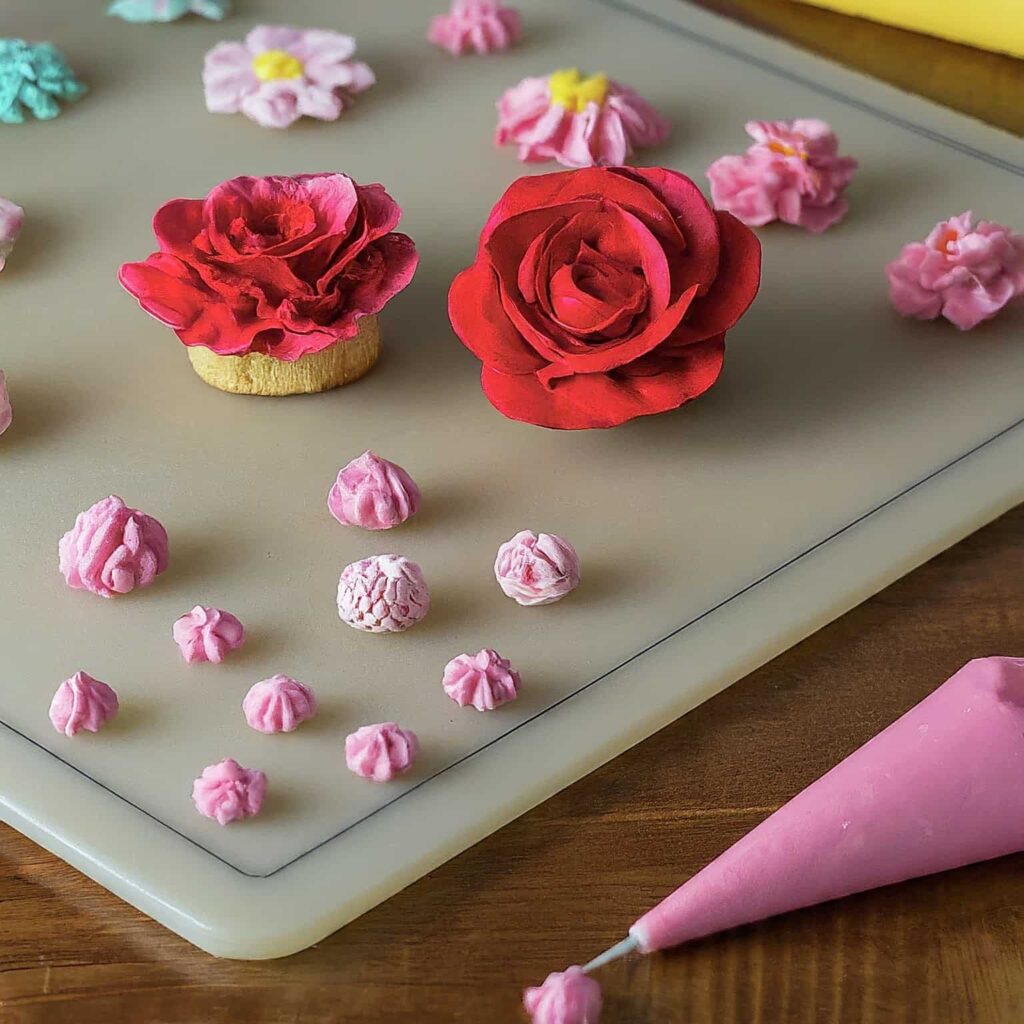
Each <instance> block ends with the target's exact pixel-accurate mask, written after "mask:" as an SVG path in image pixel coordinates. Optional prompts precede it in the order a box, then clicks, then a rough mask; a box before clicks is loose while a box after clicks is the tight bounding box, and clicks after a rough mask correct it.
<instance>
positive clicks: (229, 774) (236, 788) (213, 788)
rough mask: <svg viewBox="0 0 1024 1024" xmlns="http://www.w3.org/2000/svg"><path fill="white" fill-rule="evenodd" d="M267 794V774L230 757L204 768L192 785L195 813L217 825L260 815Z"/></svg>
mask: <svg viewBox="0 0 1024 1024" xmlns="http://www.w3.org/2000/svg"><path fill="white" fill-rule="evenodd" d="M266 794H267V777H266V775H264V774H263V772H261V771H257V770H256V769H255V768H243V767H242V766H241V765H240V764H239V763H238V762H237V761H235V760H233V759H232V758H230V757H229V758H227V759H225V760H223V761H218V762H217V763H216V764H211V765H210V766H209V767H207V768H204V769H203V774H202V775H200V776H199V778H198V779H196V781H195V782H194V783H193V785H192V800H193V802H194V803H195V805H196V810H197V811H198V812H199V813H200V814H201V815H203V817H204V818H213V820H214V821H216V822H217V824H218V825H228V824H230V823H231V822H232V821H239V820H241V819H242V818H251V817H252V816H253V815H256V814H259V813H260V808H262V806H263V798H264V797H265V796H266Z"/></svg>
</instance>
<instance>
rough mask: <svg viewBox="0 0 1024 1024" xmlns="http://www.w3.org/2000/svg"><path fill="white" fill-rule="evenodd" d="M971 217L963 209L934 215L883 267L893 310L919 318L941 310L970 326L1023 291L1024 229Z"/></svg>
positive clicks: (952, 320) (958, 323)
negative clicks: (918, 237) (923, 234)
mask: <svg viewBox="0 0 1024 1024" xmlns="http://www.w3.org/2000/svg"><path fill="white" fill-rule="evenodd" d="M972 220H973V218H972V215H971V211H970V210H968V211H967V212H966V213H962V214H960V216H959V217H951V218H950V219H949V220H943V221H939V223H938V224H936V225H935V227H934V228H932V230H931V233H930V234H929V235H928V237H927V238H926V239H925V240H924V241H923V242H911V243H910V245H905V246H904V247H903V251H902V252H901V253H900V255H899V258H898V259H895V260H893V261H892V263H890V264H889V265H888V266H887V267H886V268H885V272H886V274H887V276H888V278H889V297H890V298H891V300H892V304H893V306H894V307H895V308H896V310H897V312H899V313H902V314H903V316H912V317H916V318H917V319H918V320H934V319H935V318H936V317H939V316H943V317H945V318H946V319H947V320H948V321H949V322H950V323H953V324H956V326H957V327H959V328H960V330H962V331H969V330H970V329H971V328H972V327H977V325H978V324H979V323H981V322H982V321H983V320H989V319H991V318H992V317H994V316H995V315H996V314H997V313H998V312H999V311H1000V310H1001V309H1003V307H1004V306H1006V305H1007V304H1009V303H1010V302H1012V301H1013V300H1014V299H1016V298H1017V297H1018V296H1020V295H1022V294H1024V235H1018V234H1014V233H1013V231H1012V230H1011V229H1010V228H1008V227H1005V226H1004V225H1002V224H996V223H994V222H992V221H987V220H981V221H978V223H977V225H974V224H973V222H972Z"/></svg>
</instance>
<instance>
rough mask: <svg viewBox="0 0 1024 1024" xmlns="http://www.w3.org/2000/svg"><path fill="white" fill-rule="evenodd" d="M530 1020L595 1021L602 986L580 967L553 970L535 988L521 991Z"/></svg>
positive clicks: (545, 1023)
mask: <svg viewBox="0 0 1024 1024" xmlns="http://www.w3.org/2000/svg"><path fill="white" fill-rule="evenodd" d="M523 1006H525V1007H526V1012H527V1013H528V1014H529V1015H530V1017H531V1019H532V1020H533V1024H598V1020H599V1018H600V1016H601V986H600V985H599V984H598V983H597V982H596V981H595V980H594V979H593V978H590V977H588V976H587V975H586V974H584V973H583V968H581V967H570V968H569V969H568V970H566V971H555V972H554V973H553V974H549V975H548V976H547V978H545V979H544V984H543V985H540V986H538V987H537V988H528V989H527V990H526V991H525V992H524V993H523Z"/></svg>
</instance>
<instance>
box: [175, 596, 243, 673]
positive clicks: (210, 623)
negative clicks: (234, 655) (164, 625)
mask: <svg viewBox="0 0 1024 1024" xmlns="http://www.w3.org/2000/svg"><path fill="white" fill-rule="evenodd" d="M171 635H172V636H173V637H174V642H175V643H176V644H177V645H178V649H179V650H180V651H181V656H182V657H183V658H184V659H185V660H186V661H187V662H188V663H189V664H190V665H191V664H192V663H193V662H196V661H212V662H213V663H214V664H215V665H219V664H220V663H221V662H222V661H223V660H224V659H225V658H226V657H227V656H228V654H229V653H230V652H231V651H237V650H238V648H239V647H241V646H242V644H243V643H244V642H245V628H244V627H243V626H242V624H241V622H239V621H238V619H236V618H235V616H234V615H232V614H231V612H226V611H222V610H221V609H220V608H208V607H206V606H205V605H201V604H197V605H196V606H195V608H193V609H192V611H190V612H188V613H187V614H185V615H182V616H181V618H179V619H176V620H175V622H174V625H173V626H172V627H171Z"/></svg>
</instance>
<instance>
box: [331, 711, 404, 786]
mask: <svg viewBox="0 0 1024 1024" xmlns="http://www.w3.org/2000/svg"><path fill="white" fill-rule="evenodd" d="M419 749H420V744H419V740H418V739H417V738H416V733H414V732H412V731H411V730H409V729H403V728H401V727H400V726H399V725H397V724H396V723H395V722H380V723H379V724H377V725H364V726H363V727H362V728H360V729H357V730H356V731H355V732H353V733H350V734H349V735H348V736H346V737H345V764H346V765H348V768H349V771H353V772H355V773H356V775H361V776H362V777H363V778H364V779H373V781H374V782H388V781H389V780H391V779H393V778H394V777H395V776H396V775H400V774H401V773H402V772H404V771H407V770H408V769H409V767H410V766H411V765H412V763H413V761H415V760H416V755H417V754H418V753H419Z"/></svg>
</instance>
